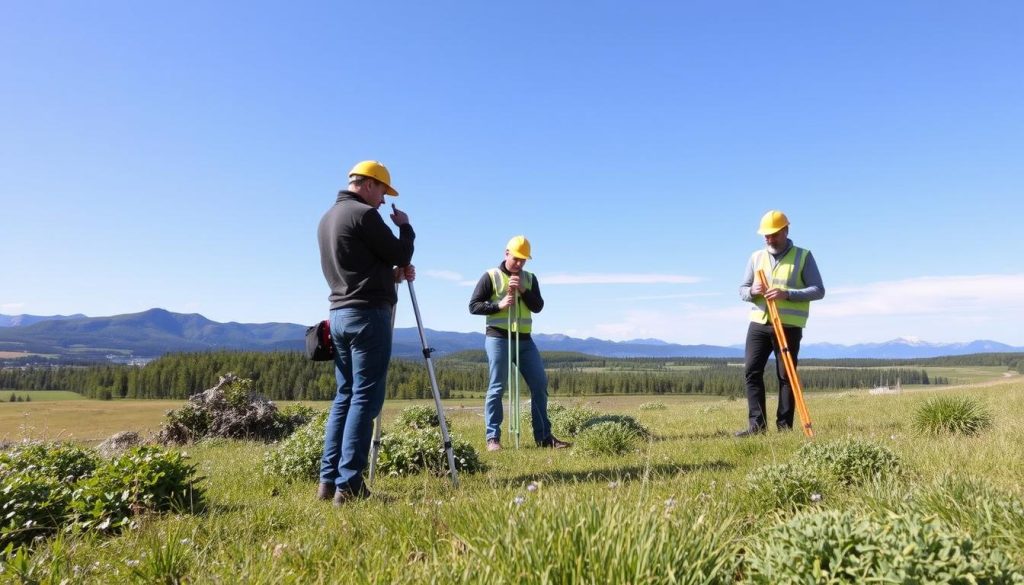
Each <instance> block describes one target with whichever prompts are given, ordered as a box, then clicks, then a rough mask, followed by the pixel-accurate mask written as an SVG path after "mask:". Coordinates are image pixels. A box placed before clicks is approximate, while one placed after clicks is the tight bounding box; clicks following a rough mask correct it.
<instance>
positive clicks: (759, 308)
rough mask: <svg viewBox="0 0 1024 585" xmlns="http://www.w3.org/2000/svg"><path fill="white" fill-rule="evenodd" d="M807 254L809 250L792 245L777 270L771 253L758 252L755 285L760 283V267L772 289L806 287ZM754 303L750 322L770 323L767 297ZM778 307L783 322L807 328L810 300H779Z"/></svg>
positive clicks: (778, 264)
mask: <svg viewBox="0 0 1024 585" xmlns="http://www.w3.org/2000/svg"><path fill="white" fill-rule="evenodd" d="M807 254H808V252H807V250H805V249H803V248H797V247H796V246H791V247H790V248H789V251H787V252H786V255H785V256H783V257H782V258H781V259H779V261H778V262H777V263H776V264H775V268H772V263H771V256H770V255H769V254H768V251H767V250H761V251H760V252H758V260H757V262H755V264H754V282H757V270H758V269H759V268H760V269H761V270H764V274H765V277H767V279H768V288H778V289H782V290H790V289H794V288H804V287H805V286H806V285H805V284H804V277H803V272H804V264H806V263H807ZM754 304H755V305H756V306H755V307H753V309H751V311H750V320H751V321H753V322H755V323H768V304H767V303H766V302H765V299H764V295H757V296H756V297H754ZM775 306H776V307H778V309H779V318H780V319H782V324H783V325H790V326H794V327H804V326H805V325H807V316H808V315H809V314H810V308H811V303H810V301H791V300H788V299H787V300H781V299H778V300H776V301H775Z"/></svg>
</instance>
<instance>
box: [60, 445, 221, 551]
mask: <svg viewBox="0 0 1024 585" xmlns="http://www.w3.org/2000/svg"><path fill="white" fill-rule="evenodd" d="M195 473H196V468H195V466H193V465H192V464H189V463H187V462H186V461H185V456H184V455H182V454H181V453H178V452H175V451H164V450H162V449H160V448H157V447H153V446H140V447H134V448H132V449H130V450H128V451H126V452H125V453H124V454H123V455H121V456H119V457H117V458H115V459H112V460H110V461H109V462H107V463H106V464H104V465H102V466H100V467H98V468H97V469H96V471H95V472H94V473H93V474H92V476H90V477H87V478H85V479H83V480H81V481H80V482H78V483H77V484H76V485H75V488H74V491H73V492H72V496H71V504H70V511H71V514H72V516H73V519H74V524H75V526H76V527H77V528H79V529H87V530H99V531H113V530H116V529H118V528H120V527H122V526H125V525H127V524H128V523H129V522H130V521H131V518H132V516H134V515H137V514H140V513H143V512H165V511H168V510H187V509H196V508H198V507H199V506H201V504H202V492H201V491H200V490H199V489H198V487H197V485H196V484H197V482H198V481H199V480H198V478H196V477H195Z"/></svg>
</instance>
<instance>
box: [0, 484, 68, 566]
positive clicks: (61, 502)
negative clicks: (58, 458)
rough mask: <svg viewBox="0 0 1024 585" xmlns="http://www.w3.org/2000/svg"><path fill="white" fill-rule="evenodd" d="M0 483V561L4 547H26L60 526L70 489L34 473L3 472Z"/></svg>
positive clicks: (66, 485) (65, 510)
mask: <svg viewBox="0 0 1024 585" xmlns="http://www.w3.org/2000/svg"><path fill="white" fill-rule="evenodd" d="M2 478H3V479H0V558H2V557H3V556H4V549H6V548H7V546H8V545H12V546H13V547H19V546H23V545H27V544H29V543H31V542H32V540H33V539H35V538H36V537H39V536H48V535H50V534H53V533H55V532H57V530H58V529H59V528H60V527H61V526H62V525H63V524H64V518H65V517H66V515H67V511H68V503H69V502H70V501H71V489H70V487H69V486H68V484H65V483H64V482H62V481H60V480H59V479H57V478H56V477H54V476H50V475H46V474H43V473H39V472H38V470H35V469H20V470H16V471H6V472H4V473H3V476H2Z"/></svg>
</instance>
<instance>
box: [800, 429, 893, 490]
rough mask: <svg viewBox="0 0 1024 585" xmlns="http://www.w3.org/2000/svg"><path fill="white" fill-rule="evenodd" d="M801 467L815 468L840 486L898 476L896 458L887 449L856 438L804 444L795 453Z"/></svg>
mask: <svg viewBox="0 0 1024 585" xmlns="http://www.w3.org/2000/svg"><path fill="white" fill-rule="evenodd" d="M795 459H796V462H797V464H798V465H800V466H802V467H818V468H819V469H821V470H823V471H826V472H828V473H830V474H831V475H832V476H833V477H835V479H836V480H837V481H838V482H839V483H840V484H843V485H857V484H861V483H863V482H865V481H868V480H872V479H881V478H883V477H891V476H896V475H899V473H900V469H901V464H900V458H899V456H898V455H896V453H894V452H893V451H892V450H891V449H889V448H888V447H885V446H883V445H878V444H875V443H871V442H868V441H862V440H858V439H841V440H835V441H824V442H813V443H805V444H804V445H803V446H802V447H801V448H800V450H799V451H798V452H797V454H796V458H795Z"/></svg>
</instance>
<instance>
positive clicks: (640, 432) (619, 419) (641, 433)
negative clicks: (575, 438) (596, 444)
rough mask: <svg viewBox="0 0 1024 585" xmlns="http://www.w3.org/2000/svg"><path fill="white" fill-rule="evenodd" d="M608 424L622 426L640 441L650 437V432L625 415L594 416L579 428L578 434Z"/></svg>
mask: <svg viewBox="0 0 1024 585" xmlns="http://www.w3.org/2000/svg"><path fill="white" fill-rule="evenodd" d="M609 422H610V423H616V424H619V425H622V426H623V427H625V428H627V429H629V431H630V432H631V433H633V434H635V435H636V436H637V437H639V438H641V439H644V440H646V439H649V438H650V437H651V432H650V431H648V430H647V427H645V426H644V425H642V424H640V423H639V422H637V420H636V419H635V418H633V417H631V416H629V415H626V414H602V415H600V416H595V417H593V418H591V419H590V420H588V421H587V422H585V423H583V425H582V426H581V427H580V432H583V431H585V430H587V429H588V428H590V427H592V426H595V425H599V424H602V423H609Z"/></svg>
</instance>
